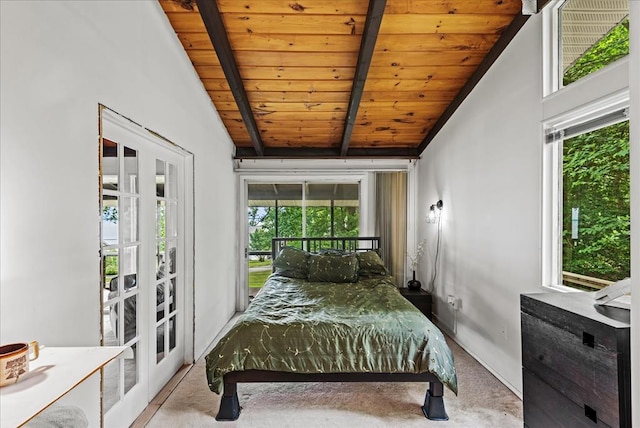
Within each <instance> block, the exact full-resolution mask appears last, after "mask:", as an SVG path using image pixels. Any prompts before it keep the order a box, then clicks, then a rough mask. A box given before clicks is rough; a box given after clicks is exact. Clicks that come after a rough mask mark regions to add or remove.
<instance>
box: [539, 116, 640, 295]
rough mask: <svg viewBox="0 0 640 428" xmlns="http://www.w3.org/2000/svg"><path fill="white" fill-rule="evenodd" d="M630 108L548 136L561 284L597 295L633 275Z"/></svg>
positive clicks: (558, 280)
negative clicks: (553, 162) (553, 167)
mask: <svg viewBox="0 0 640 428" xmlns="http://www.w3.org/2000/svg"><path fill="white" fill-rule="evenodd" d="M625 118H626V109H623V110H617V111H613V112H610V113H608V114H606V115H603V116H599V117H596V118H594V119H592V120H589V121H586V122H584V123H579V124H575V125H571V126H568V127H566V128H564V129H561V130H559V131H556V132H550V133H549V134H548V137H547V139H548V144H550V145H551V146H552V150H553V151H554V152H555V156H554V158H555V159H556V167H557V168H558V172H557V174H555V176H556V177H557V181H558V182H557V183H556V184H557V189H558V190H557V194H556V195H557V196H556V202H555V203H557V204H558V206H557V211H556V213H557V219H556V220H557V221H558V223H559V224H558V232H557V236H556V240H557V242H556V245H557V248H558V253H557V257H558V260H557V263H558V265H559V266H558V267H557V270H556V274H557V275H558V278H557V283H562V284H563V285H565V286H569V287H574V288H580V289H586V290H594V289H599V288H602V287H604V286H606V285H608V284H610V283H611V282H613V281H617V280H620V279H623V278H626V277H629V276H630V269H631V265H630V187H629V185H630V181H629V121H628V120H625Z"/></svg>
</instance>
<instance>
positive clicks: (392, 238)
mask: <svg viewBox="0 0 640 428" xmlns="http://www.w3.org/2000/svg"><path fill="white" fill-rule="evenodd" d="M376 235H378V236H380V247H381V250H380V253H381V254H380V255H381V256H382V259H383V260H384V261H385V264H386V266H387V269H388V270H389V273H390V274H391V275H393V277H394V280H395V283H396V285H397V286H398V287H403V286H404V265H405V257H406V250H407V173H406V172H381V173H376Z"/></svg>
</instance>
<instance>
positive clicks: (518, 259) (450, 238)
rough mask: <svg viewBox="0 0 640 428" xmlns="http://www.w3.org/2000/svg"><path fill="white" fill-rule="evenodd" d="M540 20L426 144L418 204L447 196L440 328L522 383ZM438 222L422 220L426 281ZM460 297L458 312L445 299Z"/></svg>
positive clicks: (532, 282) (536, 166)
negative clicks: (522, 309)
mask: <svg viewBox="0 0 640 428" xmlns="http://www.w3.org/2000/svg"><path fill="white" fill-rule="evenodd" d="M539 21H540V18H539V17H538V16H534V17H532V18H530V20H529V21H528V22H527V24H526V25H525V27H524V28H523V29H522V30H521V31H520V32H519V34H518V35H517V36H516V38H515V39H514V41H513V42H512V44H511V45H510V46H509V47H508V48H507V49H506V50H505V52H504V53H503V54H502V56H501V57H500V58H499V59H498V61H497V62H496V63H495V64H494V65H493V67H492V68H491V69H490V70H489V72H488V73H487V74H486V75H485V76H484V78H483V79H482V80H481V81H480V82H479V84H478V85H477V86H476V88H475V89H474V91H473V92H472V94H471V95H470V96H469V97H468V98H467V99H466V101H465V102H464V103H463V104H462V106H461V107H460V108H459V109H458V111H457V112H456V113H455V114H454V115H453V117H452V118H451V120H450V121H449V122H448V123H447V125H446V126H445V127H444V128H443V129H442V131H441V132H440V133H439V134H438V136H437V137H436V139H434V140H433V142H432V143H431V144H430V145H429V146H427V149H426V150H425V152H424V153H423V154H422V159H421V160H420V163H419V178H418V182H419V192H418V193H419V196H418V198H419V203H418V207H419V209H421V210H422V211H423V212H425V213H426V211H427V210H428V207H429V206H430V205H431V204H433V203H435V202H436V201H437V200H438V199H442V201H443V205H444V206H443V211H442V232H441V233H442V243H441V250H440V251H441V253H440V260H441V263H440V268H439V271H438V277H437V280H436V283H435V285H436V289H435V293H436V295H437V297H436V302H435V305H436V306H435V312H436V313H437V316H438V319H439V324H440V325H441V326H442V327H443V330H445V331H449V332H450V333H454V336H455V338H456V340H457V341H459V342H460V343H461V344H462V345H464V346H465V347H466V348H467V350H468V351H469V352H470V353H472V354H473V355H474V356H475V357H476V358H478V359H479V360H481V361H483V362H484V363H485V364H486V365H487V366H488V367H489V368H491V369H492V370H493V371H494V372H495V373H496V374H497V375H498V376H499V377H500V378H501V379H502V380H503V381H505V382H507V384H508V385H510V386H511V387H512V388H515V389H516V390H520V389H521V363H520V337H519V336H520V312H519V311H520V307H519V295H520V293H523V292H531V291H536V290H537V287H538V286H539V284H540V254H539V251H540V188H541V183H540V171H541V162H540V150H541V146H540V145H541V139H540V135H541V131H540V118H541V105H540V96H541V81H540V77H539V76H540V55H541V41H540V35H539V32H538V31H537V30H538V27H539V24H540V23H539ZM436 229H437V227H436V225H435V224H426V223H424V222H420V226H419V229H418V230H420V234H421V236H423V237H426V238H427V239H428V253H427V257H426V258H425V261H426V263H425V262H423V263H421V264H420V279H423V282H424V279H427V280H428V279H429V278H431V275H432V265H433V262H434V258H435V241H436ZM449 294H453V295H455V296H457V297H458V298H460V299H461V303H462V307H461V309H460V310H459V311H458V312H457V314H456V313H455V312H454V311H453V310H452V309H450V307H449V306H448V305H447V304H446V296H447V295H449Z"/></svg>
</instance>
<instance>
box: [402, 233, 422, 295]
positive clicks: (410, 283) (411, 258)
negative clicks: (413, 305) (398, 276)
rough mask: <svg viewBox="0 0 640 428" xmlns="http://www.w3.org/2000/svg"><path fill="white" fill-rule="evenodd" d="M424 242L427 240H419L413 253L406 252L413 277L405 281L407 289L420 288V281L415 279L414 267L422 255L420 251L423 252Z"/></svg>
mask: <svg viewBox="0 0 640 428" xmlns="http://www.w3.org/2000/svg"><path fill="white" fill-rule="evenodd" d="M426 243H427V240H426V239H423V240H422V241H420V244H418V248H417V249H416V253H415V255H411V254H407V256H408V257H409V261H410V265H411V271H412V272H413V279H410V280H409V281H407V288H408V289H409V290H420V289H421V288H422V283H421V282H420V281H418V280H417V279H416V268H417V267H418V260H419V259H420V257H421V256H422V253H424V246H425V244H426Z"/></svg>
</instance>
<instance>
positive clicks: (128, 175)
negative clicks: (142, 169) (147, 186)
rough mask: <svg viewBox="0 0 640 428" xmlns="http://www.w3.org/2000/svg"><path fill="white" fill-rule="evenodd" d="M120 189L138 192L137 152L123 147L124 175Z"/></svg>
mask: <svg viewBox="0 0 640 428" xmlns="http://www.w3.org/2000/svg"><path fill="white" fill-rule="evenodd" d="M122 180H123V183H124V184H123V185H122V191H123V192H127V193H138V152H137V151H136V150H133V149H131V148H129V147H126V146H125V147H124V177H122Z"/></svg>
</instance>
